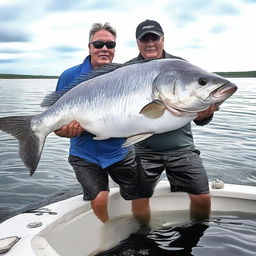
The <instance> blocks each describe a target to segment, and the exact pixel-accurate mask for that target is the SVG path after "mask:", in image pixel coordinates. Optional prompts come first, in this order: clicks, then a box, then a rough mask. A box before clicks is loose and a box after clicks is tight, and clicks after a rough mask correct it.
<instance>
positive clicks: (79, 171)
mask: <svg viewBox="0 0 256 256" xmlns="http://www.w3.org/2000/svg"><path fill="white" fill-rule="evenodd" d="M68 160H69V163H70V164H71V165H72V167H73V169H74V171H75V174H76V178H77V180H78V181H79V183H80V184H81V186H82V188H83V192H84V200H93V199H95V197H96V196H97V195H98V193H99V192H101V191H109V178H108V175H110V177H111V178H112V180H113V181H114V182H116V183H117V184H118V185H119V186H120V194H121V196H122V197H123V198H124V199H126V200H132V199H138V198H141V196H140V190H139V179H140V175H139V171H138V165H137V161H136V159H135V154H134V153H130V154H128V156H127V157H126V158H125V159H124V160H122V161H120V162H118V163H115V164H113V165H111V166H109V167H107V168H104V169H103V168H101V167H100V166H99V165H97V164H94V163H90V162H87V161H86V160H84V159H81V158H79V157H77V156H72V155H70V156H69V159H68Z"/></svg>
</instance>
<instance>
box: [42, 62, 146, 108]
mask: <svg viewBox="0 0 256 256" xmlns="http://www.w3.org/2000/svg"><path fill="white" fill-rule="evenodd" d="M148 61H150V60H134V61H129V62H126V63H124V64H120V63H109V64H106V65H103V66H101V67H98V68H94V69H92V70H91V71H90V72H88V73H86V74H84V75H81V76H79V77H78V78H76V79H75V80H74V81H73V82H72V83H70V84H68V85H67V86H66V87H65V88H63V89H62V90H61V91H58V92H52V93H50V94H48V95H46V97H45V98H44V99H43V101H42V103H41V105H40V106H41V107H43V108H49V107H51V106H52V105H53V104H54V103H55V102H56V101H58V100H59V99H60V98H61V97H62V96H63V95H64V94H65V93H67V92H68V91H69V90H70V89H72V88H73V87H75V86H76V85H78V84H80V83H82V82H85V81H88V80H90V79H92V78H94V77H97V76H101V75H104V74H107V73H110V72H112V71H114V70H116V69H118V68H121V67H125V66H130V65H133V64H137V63H144V62H148Z"/></svg>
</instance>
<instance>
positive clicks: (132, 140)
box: [122, 132, 154, 147]
mask: <svg viewBox="0 0 256 256" xmlns="http://www.w3.org/2000/svg"><path fill="white" fill-rule="evenodd" d="M153 134H154V133H153V132H149V133H142V134H137V135H134V136H131V137H129V138H127V140H126V141H125V143H123V144H122V147H128V146H131V145H133V144H135V143H137V142H140V141H142V140H145V139H147V138H149V137H150V136H152V135H153Z"/></svg>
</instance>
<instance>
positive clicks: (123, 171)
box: [55, 23, 143, 222]
mask: <svg viewBox="0 0 256 256" xmlns="http://www.w3.org/2000/svg"><path fill="white" fill-rule="evenodd" d="M115 41H116V31H115V29H114V28H113V27H111V26H110V25H109V24H108V23H105V24H104V25H102V24H100V23H95V24H93V26H92V28H91V30H90V33H89V44H88V47H89V56H87V57H86V59H85V60H84V62H83V63H82V64H80V65H77V66H75V67H71V68H69V69H67V70H66V71H64V72H63V73H62V74H61V76H60V78H59V80H58V84H57V88H56V91H61V90H63V89H65V87H68V86H69V85H70V84H72V83H73V82H74V81H75V80H76V79H77V78H78V77H80V76H81V75H84V74H86V73H88V72H90V71H91V70H92V69H93V68H97V67H100V66H102V65H104V64H108V63H111V62H112V60H113V58H114V54H115V45H116V42H115ZM113 90H114V88H113ZM95 114H97V113H95ZM85 128H86V127H85ZM55 134H57V135H58V136H62V137H68V138H71V140H70V151H69V153H70V155H69V162H70V164H71V165H72V167H73V169H74V171H75V174H76V177H77V180H78V181H79V182H80V184H81V185H82V188H83V191H84V200H89V201H91V205H92V209H93V211H94V213H95V214H96V216H97V217H98V218H99V219H100V220H101V221H102V222H106V221H107V220H108V211H107V203H108V193H109V181H108V175H110V176H111V178H112V179H113V180H114V181H115V182H116V183H117V184H118V185H119V186H120V193H121V195H122V197H123V198H124V199H126V200H133V203H132V208H133V212H134V215H135V217H136V218H138V219H139V220H140V217H141V213H140V211H141V212H142V211H143V209H140V206H137V204H136V200H137V199H138V198H140V196H139V189H138V182H139V172H138V171H137V164H136V161H135V154H134V152H133V151H132V150H131V149H129V148H124V147H122V144H123V143H124V142H125V139H122V138H120V139H119V138H110V139H107V140H93V137H94V135H93V134H90V133H89V132H86V131H84V130H83V129H82V127H80V125H79V123H77V122H76V121H75V120H74V121H72V122H71V123H70V124H69V125H66V126H64V127H62V128H61V129H59V130H57V131H55Z"/></svg>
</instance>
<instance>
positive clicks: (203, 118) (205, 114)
mask: <svg viewBox="0 0 256 256" xmlns="http://www.w3.org/2000/svg"><path fill="white" fill-rule="evenodd" d="M218 110H219V106H218V105H216V104H214V105H211V106H210V107H209V108H208V109H206V110H204V111H202V112H199V113H198V115H197V118H196V119H195V120H194V122H195V124H196V125H206V124H208V123H210V122H211V121H212V118H213V113H214V112H215V111H218Z"/></svg>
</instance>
